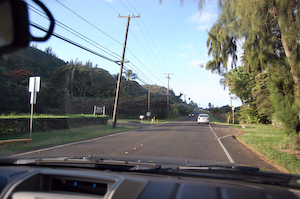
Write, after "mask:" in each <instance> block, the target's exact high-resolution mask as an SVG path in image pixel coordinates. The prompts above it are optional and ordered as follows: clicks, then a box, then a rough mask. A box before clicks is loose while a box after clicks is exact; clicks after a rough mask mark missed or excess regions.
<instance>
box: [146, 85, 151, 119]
mask: <svg viewBox="0 0 300 199" xmlns="http://www.w3.org/2000/svg"><path fill="white" fill-rule="evenodd" d="M147 116H148V121H150V117H151V111H150V88H149V89H148V113H147Z"/></svg>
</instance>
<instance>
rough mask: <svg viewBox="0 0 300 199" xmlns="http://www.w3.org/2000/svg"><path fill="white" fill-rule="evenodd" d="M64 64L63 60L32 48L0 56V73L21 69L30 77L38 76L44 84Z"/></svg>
mask: <svg viewBox="0 0 300 199" xmlns="http://www.w3.org/2000/svg"><path fill="white" fill-rule="evenodd" d="M65 64H66V63H65V62H64V61H63V60H60V59H58V58H57V57H55V56H53V55H52V54H47V53H45V52H43V51H41V50H38V49H36V48H32V47H27V48H25V49H23V50H20V51H18V52H15V53H11V54H6V55H2V56H0V71H1V72H2V73H8V72H10V71H15V70H17V71H20V70H21V69H23V70H26V71H27V72H29V73H30V75H32V76H40V77H41V79H42V80H43V81H44V82H47V81H48V80H49V79H50V77H51V76H52V74H53V72H54V71H55V70H57V69H58V68H59V67H61V66H62V65H65Z"/></svg>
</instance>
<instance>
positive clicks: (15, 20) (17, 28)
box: [0, 0, 55, 55]
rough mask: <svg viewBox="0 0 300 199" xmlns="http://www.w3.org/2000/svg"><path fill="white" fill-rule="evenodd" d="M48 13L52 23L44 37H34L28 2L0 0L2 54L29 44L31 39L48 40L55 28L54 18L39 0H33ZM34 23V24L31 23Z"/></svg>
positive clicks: (0, 49) (0, 42) (0, 52)
mask: <svg viewBox="0 0 300 199" xmlns="http://www.w3.org/2000/svg"><path fill="white" fill-rule="evenodd" d="M32 1H33V2H34V3H36V4H37V5H38V6H39V7H40V8H41V9H42V10H43V11H44V12H45V14H46V15H47V17H48V19H49V21H50V25H49V28H48V29H46V30H45V32H46V35H45V36H44V37H34V36H32V35H31V34H30V32H29V21H28V10H27V4H26V3H25V2H24V1H22V0H0V55H1V54H4V53H9V52H14V51H16V50H19V49H21V48H25V47H26V46H28V44H29V42H30V41H46V40H47V39H49V37H50V36H51V34H52V32H53V29H54V24H55V21H54V18H53V16H52V15H51V13H50V11H49V10H48V9H47V7H46V6H45V5H44V4H43V3H42V2H40V1H39V0H32ZM31 25H32V24H31Z"/></svg>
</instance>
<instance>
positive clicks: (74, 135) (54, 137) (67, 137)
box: [0, 125, 136, 154]
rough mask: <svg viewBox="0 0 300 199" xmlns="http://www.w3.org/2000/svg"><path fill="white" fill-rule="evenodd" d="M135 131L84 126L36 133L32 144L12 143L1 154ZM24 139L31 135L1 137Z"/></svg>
mask: <svg viewBox="0 0 300 199" xmlns="http://www.w3.org/2000/svg"><path fill="white" fill-rule="evenodd" d="M134 129H136V128H133V127H124V126H117V128H116V129H112V126H111V125H99V126H84V127H79V128H74V129H66V130H53V131H43V132H36V133H33V134H32V139H33V140H32V141H31V142H30V143H10V144H5V145H2V146H0V154H4V153H9V152H13V151H21V150H28V149H34V148H39V147H44V146H49V145H55V144H62V143H67V142H73V141H78V140H85V139H89V138H94V137H100V136H103V135H108V134H113V133H119V132H124V131H129V130H134ZM22 138H29V134H22V135H8V136H1V139H3V140H7V139H22Z"/></svg>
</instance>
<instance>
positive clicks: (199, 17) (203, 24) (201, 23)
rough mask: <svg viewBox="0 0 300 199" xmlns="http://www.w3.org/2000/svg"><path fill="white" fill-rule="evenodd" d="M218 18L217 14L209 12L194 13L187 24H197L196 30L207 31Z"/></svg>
mask: <svg viewBox="0 0 300 199" xmlns="http://www.w3.org/2000/svg"><path fill="white" fill-rule="evenodd" d="M217 18H218V15H217V14H214V13H210V12H202V13H201V14H200V12H196V13H193V14H192V16H191V17H189V18H188V19H187V21H188V22H190V23H194V24H198V26H197V29H198V30H209V29H210V27H211V25H212V24H213V23H215V22H216V20H217Z"/></svg>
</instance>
